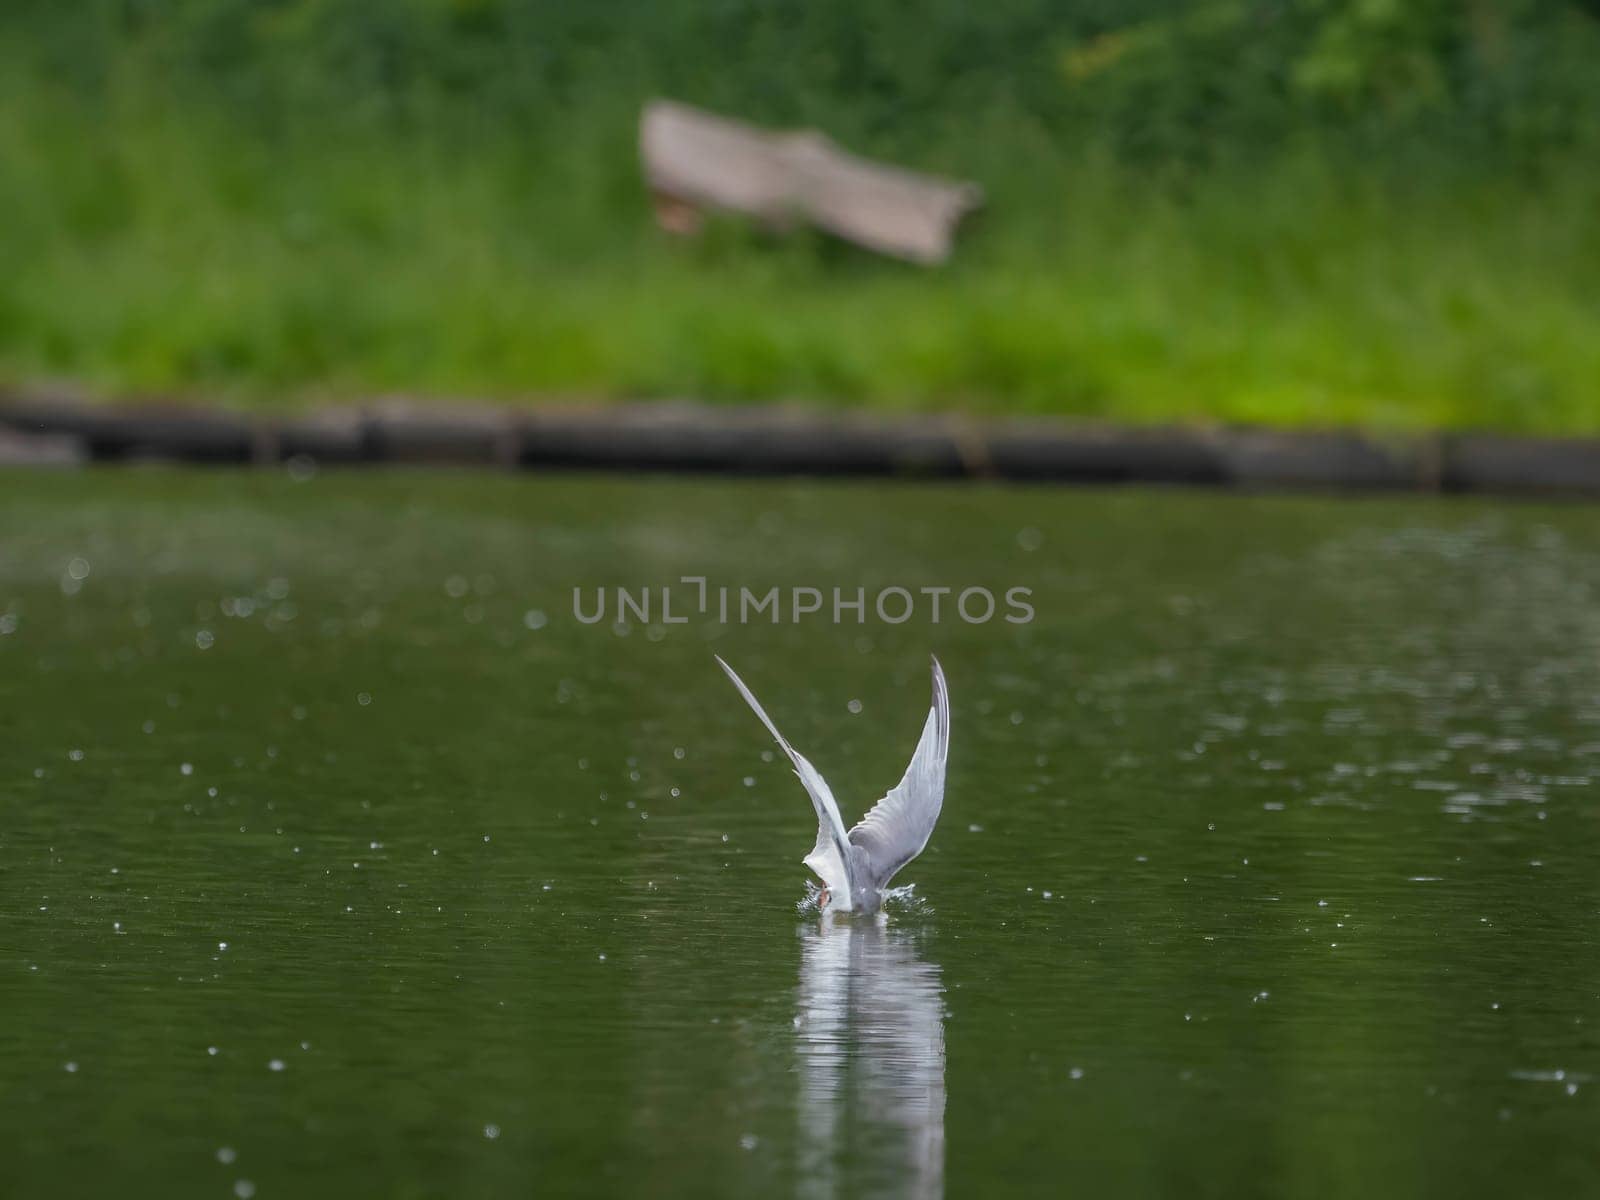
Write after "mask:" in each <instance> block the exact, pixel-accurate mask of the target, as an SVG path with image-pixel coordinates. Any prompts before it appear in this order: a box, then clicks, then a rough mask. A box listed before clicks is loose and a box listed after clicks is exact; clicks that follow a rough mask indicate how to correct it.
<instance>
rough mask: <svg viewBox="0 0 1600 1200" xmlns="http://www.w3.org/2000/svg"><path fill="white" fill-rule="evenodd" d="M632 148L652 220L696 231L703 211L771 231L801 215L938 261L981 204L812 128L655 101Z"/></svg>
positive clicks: (848, 235) (890, 251)
mask: <svg viewBox="0 0 1600 1200" xmlns="http://www.w3.org/2000/svg"><path fill="white" fill-rule="evenodd" d="M639 153H640V158H641V160H642V162H643V166H644V173H645V179H646V181H647V182H648V184H649V186H650V190H651V192H652V194H653V195H654V197H655V201H656V219H657V220H658V221H659V222H660V224H661V226H662V228H664V229H667V230H668V231H670V232H673V233H693V232H696V231H697V230H698V229H699V228H700V225H701V222H702V215H703V213H704V212H705V211H706V210H708V209H712V210H718V211H723V212H733V213H740V214H743V215H745V216H749V217H752V218H754V219H755V220H757V221H759V222H761V223H762V224H763V225H765V226H767V227H768V228H770V229H774V230H784V229H788V228H792V227H793V226H794V225H796V224H798V223H800V222H807V223H809V224H812V225H815V226H816V227H817V228H819V229H823V230H826V231H827V232H829V233H831V234H834V235H835V236H837V237H841V238H844V239H845V240H847V241H851V242H854V243H856V244H857V245H860V246H864V247H866V248H867V249H869V250H874V251H877V252H878V253H880V254H887V255H891V256H893V257H895V258H903V259H907V260H909V261H911V262H917V263H924V264H930V265H931V264H935V263H941V262H943V261H944V260H945V259H946V258H948V257H949V256H950V246H951V241H952V239H953V237H954V235H955V230H956V226H957V225H959V224H960V222H961V219H962V218H963V217H964V216H966V215H967V214H968V213H969V212H972V211H973V210H974V209H976V208H978V207H980V206H981V205H982V204H983V189H982V188H981V187H979V186H978V185H977V184H975V183H968V182H964V181H961V180H951V179H941V178H939V177H938V176H934V175H923V174H920V173H918V172H915V171H907V170H904V169H902V168H900V167H891V166H887V165H885V164H883V163H877V162H873V161H871V160H870V159H865V158H859V157H857V156H855V155H853V154H849V153H847V152H846V151H844V150H841V149H840V148H839V147H838V146H836V145H835V144H834V143H833V142H832V141H831V140H830V139H829V138H828V137H827V136H825V135H824V134H821V133H818V132H816V131H815V130H800V131H795V132H770V131H767V130H763V129H758V128H756V127H755V126H753V125H747V124H745V123H744V122H742V121H733V120H729V119H728V118H726V117H719V116H716V115H714V114H712V113H708V112H704V111H702V110H700V109H697V108H691V107H690V106H688V105H686V104H677V103H674V102H672V101H668V100H657V101H654V102H652V103H650V104H648V105H646V106H645V110H644V115H643V117H642V118H641V120H640V124H639Z"/></svg>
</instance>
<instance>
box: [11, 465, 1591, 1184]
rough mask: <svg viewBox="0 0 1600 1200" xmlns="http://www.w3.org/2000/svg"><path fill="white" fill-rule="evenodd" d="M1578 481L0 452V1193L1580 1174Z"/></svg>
mask: <svg viewBox="0 0 1600 1200" xmlns="http://www.w3.org/2000/svg"><path fill="white" fill-rule="evenodd" d="M1594 513H1595V510H1593V509H1589V508H1579V507H1573V508H1539V507H1531V506H1513V505H1492V504H1485V503H1476V502H1467V501H1455V500H1449V501H1446V500H1433V501H1425V500H1394V501H1382V502H1369V501H1348V500H1347V501H1332V500H1318V499H1305V498H1287V499H1265V498H1245V497H1230V496H1217V495H1205V494H1199V493H1193V492H1170V493H1161V492H1135V491H1123V492H1098V491H1065V490H1061V491H1056V490H1032V489H1019V488H1010V489H1001V488H995V489H986V488H980V487H972V486H952V487H935V486H910V485H904V486H894V487H883V486H877V485H856V484H848V485H846V484H836V485H823V484H803V485H802V484H781V483H767V482H749V483H732V482H682V481H671V480H645V481H631V482H628V481H620V480H612V479H603V478H596V477H570V478H558V479H549V480H533V479H528V478H510V477H497V476H458V475H451V474H445V473H434V474H427V473H416V474H406V473H372V474H368V473H348V474H322V475H319V476H315V477H313V478H310V479H300V480H297V479H292V478H290V477H288V476H287V475H283V474H277V473H273V474H249V473H206V472H199V471H192V472H181V471H167V470H160V469H127V470H116V471H94V472H84V473H74V474H61V475H53V474H39V473H12V474H9V475H0V1195H3V1196H5V1197H7V1198H8V1200H9V1198H11V1197H17V1198H23V1197H26V1198H32V1197H80V1196H83V1197H87V1196H105V1195H114V1196H130V1197H175V1196H181V1197H188V1196H216V1197H224V1198H225V1197H230V1196H233V1197H248V1196H252V1195H253V1196H259V1197H262V1198H263V1200H268V1198H271V1197H280V1196H282V1197H323V1196H326V1197H346V1196H399V1197H412V1196H417V1197H420V1196H440V1197H475V1196H569V1195H573V1196H576V1195H594V1196H618V1195H643V1196H680V1195H681V1196H712V1195H715V1196H722V1195H727V1196H784V1195H800V1196H819V1197H822V1196H840V1197H846V1196H879V1195H881V1196H899V1195H909V1196H940V1195H945V1194H948V1195H950V1196H953V1197H965V1196H972V1197H987V1196H1002V1195H1042V1196H1062V1195H1079V1196H1092V1197H1098V1196H1182V1197H1190V1196H1218V1197H1240V1196H1262V1197H1271V1196H1284V1195H1298V1196H1328V1197H1342V1196H1355V1197H1371V1196H1389V1195H1394V1196H1417V1195H1424V1196H1461V1195H1485V1196H1512V1195H1515V1196H1535V1195H1563V1196H1572V1195H1584V1194H1595V1193H1596V1192H1597V1191H1600V1136H1597V1135H1600V1105H1597V1104H1596V1099H1597V1097H1600V1078H1597V1076H1600V1039H1597V1036H1596V1034H1597V1029H1600V960H1597V956H1596V950H1597V941H1600V939H1597V927H1600V911H1597V892H1600V803H1597V801H1600V792H1597V785H1596V784H1595V782H1594V780H1595V775H1596V767H1597V765H1600V687H1597V684H1596V679H1597V670H1600V609H1597V607H1596V600H1597V596H1600V524H1597V521H1596V518H1595V515H1594ZM684 576H697V577H698V576H703V577H705V578H706V580H707V581H708V583H707V586H708V588H710V589H711V590H712V593H713V594H715V589H716V588H718V587H719V586H729V587H732V588H735V589H737V588H740V587H745V588H750V589H753V590H755V591H757V592H762V593H764V592H765V590H766V589H768V588H771V587H779V588H780V589H785V591H784V592H783V595H785V596H789V595H792V592H791V591H790V589H794V588H806V587H815V588H817V589H818V590H819V591H822V592H823V593H824V595H829V594H830V593H831V589H833V588H835V587H838V588H841V589H843V590H844V593H845V594H846V596H847V597H849V598H853V596H854V592H855V589H856V588H858V587H860V588H863V589H865V593H866V596H867V597H868V607H867V611H866V612H865V614H864V616H865V619H864V620H859V621H858V620H857V619H856V615H855V613H854V612H853V611H850V610H846V611H845V612H844V613H843V614H842V615H843V617H844V620H843V621H842V622H841V623H838V624H835V623H834V622H833V621H832V619H831V616H832V614H831V613H829V612H827V611H826V608H825V610H824V612H823V613H821V614H815V615H809V616H803V617H802V618H801V619H800V620H799V621H793V620H790V619H788V617H789V614H787V613H786V614H784V617H785V619H783V620H782V621H780V622H779V623H777V624H773V623H772V622H771V621H770V619H769V618H767V617H765V616H763V617H761V618H759V619H757V620H755V621H752V622H750V623H746V624H740V623H739V622H738V621H737V619H736V617H735V618H734V619H732V620H730V621H729V622H727V623H723V622H722V621H720V620H719V619H718V618H717V615H716V612H715V604H714V603H713V604H712V605H711V606H710V607H711V608H712V611H711V612H710V613H706V614H701V613H699V612H697V611H695V605H694V604H693V603H692V602H693V601H694V600H695V598H696V588H697V586H698V585H694V584H681V583H679V582H678V581H679V580H680V578H681V577H684ZM618 585H620V586H625V587H628V588H631V589H633V590H634V592H635V593H637V592H638V591H639V589H642V588H645V587H649V588H651V589H659V588H660V587H662V586H663V585H674V588H675V590H674V596H673V600H674V604H675V605H676V606H677V611H676V613H675V616H687V617H688V619H687V620H684V621H682V622H681V623H678V622H677V621H675V622H674V623H672V624H667V623H664V622H663V621H662V620H661V619H660V612H659V608H656V609H654V610H653V611H652V614H651V615H652V620H651V621H649V622H641V621H638V620H633V621H630V622H629V623H628V624H626V625H622V626H617V625H615V624H614V623H613V622H612V621H611V620H610V619H607V620H604V621H602V622H599V623H596V624H593V625H587V624H583V623H581V622H580V621H578V620H577V619H575V617H574V614H573V596H572V589H573V588H574V587H581V588H583V589H586V591H585V593H584V595H585V596H588V597H590V598H591V601H590V602H592V597H593V596H594V592H593V589H594V588H596V587H607V588H611V587H615V586H618ZM932 586H948V587H952V588H954V589H956V590H957V591H958V592H959V591H960V590H961V589H963V588H967V587H984V588H987V589H990V590H991V591H992V592H993V593H994V594H995V595H997V596H999V595H1001V594H1002V593H1003V592H1004V591H1005V590H1006V589H1008V588H1012V587H1026V588H1028V589H1030V597H1031V604H1032V606H1033V609H1034V617H1033V619H1032V620H1031V621H1028V622H1025V623H1010V622H1007V621H1005V620H1004V619H1002V616H1001V615H1000V614H997V615H996V616H995V617H994V618H992V619H991V620H989V621H987V622H983V623H968V622H966V621H963V620H962V619H960V617H959V615H958V614H952V613H951V611H950V610H949V608H948V607H947V608H946V609H945V611H944V612H943V613H942V614H941V620H940V621H939V622H938V623H934V622H933V621H932V620H931V619H930V615H929V613H928V611H927V608H926V606H922V607H920V608H919V609H918V611H917V612H916V613H915V614H914V615H913V617H912V618H911V619H910V620H907V621H905V622H904V623H900V624H890V623H887V622H885V621H883V620H881V619H879V618H878V616H877V615H876V614H875V613H874V612H872V611H871V598H872V597H873V596H874V595H875V594H876V593H877V592H879V591H880V590H882V589H884V588H889V587H903V588H906V589H907V590H908V591H910V592H912V593H913V594H918V593H917V589H919V588H922V587H932ZM657 603H659V601H657ZM947 604H948V602H947ZM1002 611H1004V610H1003V609H1002ZM930 651H933V652H937V653H938V654H939V656H940V658H941V660H942V661H943V663H944V666H945V669H946V672H947V674H948V676H949V681H950V691H951V696H952V704H953V718H952V750H951V757H950V775H949V788H948V794H947V797H946V802H945V809H944V815H943V819H942V821H941V823H940V826H939V828H938V829H937V831H936V832H935V834H934V837H933V840H932V843H931V844H930V846H929V848H928V850H927V852H926V853H925V854H924V855H923V857H922V858H921V859H919V860H917V861H916V862H915V863H913V864H912V866H911V867H909V868H908V869H907V870H906V871H905V872H904V873H903V874H902V876H901V877H900V879H899V880H897V882H899V883H912V884H914V885H915V888H914V891H913V892H912V893H911V894H910V895H909V896H908V897H905V898H902V899H900V900H898V901H897V902H895V903H894V904H892V905H891V909H890V912H889V914H888V916H887V919H886V920H884V921H882V922H877V921H872V920H861V919H851V918H843V919H839V920H832V921H828V920H823V919H819V918H818V916H817V915H816V913H815V912H814V911H807V910H806V909H805V907H804V905H803V904H802V903H801V902H802V901H803V899H804V896H805V879H806V872H805V869H804V868H803V867H802V866H801V865H800V863H799V859H800V857H801V856H802V855H803V854H804V853H805V852H806V851H807V850H809V849H810V846H811V842H812V839H813V837H814V836H815V832H816V827H815V821H814V819H813V817H812V814H811V810H810V806H809V804H808V802H807V800H806V798H805V795H804V793H803V792H802V791H801V789H800V787H799V785H798V783H797V782H796V781H795V779H794V778H793V776H792V775H791V774H790V772H789V770H788V769H787V766H786V765H785V764H784V763H783V762H782V761H781V758H779V757H775V756H774V754H773V749H774V748H773V747H772V745H771V743H770V741H769V740H768V738H767V737H766V735H765V734H764V733H763V731H762V730H761V728H760V726H759V725H758V724H757V722H756V721H755V719H754V718H753V717H752V715H751V714H750V713H749V711H748V710H747V709H746V708H745V707H744V705H743V704H742V703H741V702H740V701H739V699H738V697H737V696H736V695H735V694H734V693H733V691H732V689H731V688H730V687H729V686H728V684H727V681H726V680H725V679H724V678H723V676H722V674H721V672H720V671H718V670H717V669H716V666H715V664H714V662H713V660H712V654H713V652H716V653H720V654H722V655H723V656H724V657H726V658H728V659H729V660H730V661H731V662H732V663H733V664H734V665H735V666H736V667H737V668H738V669H739V670H740V672H741V673H742V674H743V675H744V677H745V678H746V680H747V681H748V682H749V683H750V684H751V686H752V687H753V688H754V689H755V691H756V693H757V694H758V695H759V696H760V697H761V698H762V699H763V700H764V701H765V703H766V705H767V707H768V709H769V711H770V712H771V713H772V715H773V717H774V719H775V720H776V721H777V723H778V725H779V727H780V728H782V729H783V730H784V731H785V733H786V734H787V735H788V736H789V738H790V739H791V740H792V741H793V742H794V743H795V744H796V746H797V747H798V748H800V749H801V750H802V751H803V752H804V753H806V754H807V755H808V756H809V757H810V758H811V759H812V761H813V762H815V763H816V765H817V766H818V768H819V769H820V770H821V771H822V772H823V773H824V774H825V775H826V776H827V778H828V779H829V781H830V782H831V783H832V785H833V789H834V791H835V792H836V793H837V795H838V796H839V798H840V802H841V804H842V806H843V808H844V810H845V815H846V819H847V820H853V819H854V818H855V817H856V816H857V815H859V813H860V812H861V811H862V810H863V808H864V807H865V806H866V805H867V804H870V803H871V802H872V801H873V800H874V799H876V797H877V796H879V795H880V794H881V793H882V791H883V790H884V789H885V788H886V787H888V786H889V785H890V784H892V783H893V782H894V781H895V780H896V779H897V778H898V777H899V774H900V772H901V770H902V769H903V768H904V765H905V762H906V759H907V758H908V756H909V754H910V751H911V748H912V745H913V744H914V742H915V740H916V736H917V733H918V731H919V730H920V727H921V724H922V720H923V717H924V715H925V713H926V707H927V656H928V654H929V652H930Z"/></svg>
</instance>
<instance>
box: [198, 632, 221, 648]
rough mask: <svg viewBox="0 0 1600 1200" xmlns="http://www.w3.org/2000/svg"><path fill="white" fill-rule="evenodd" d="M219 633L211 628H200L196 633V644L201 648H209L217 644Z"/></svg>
mask: <svg viewBox="0 0 1600 1200" xmlns="http://www.w3.org/2000/svg"><path fill="white" fill-rule="evenodd" d="M216 642H217V635H216V634H214V633H212V632H211V630H209V629H201V630H198V631H197V632H196V633H195V635H194V644H195V645H196V646H197V647H199V648H200V649H201V650H209V649H211V647H212V646H214V645H216Z"/></svg>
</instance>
